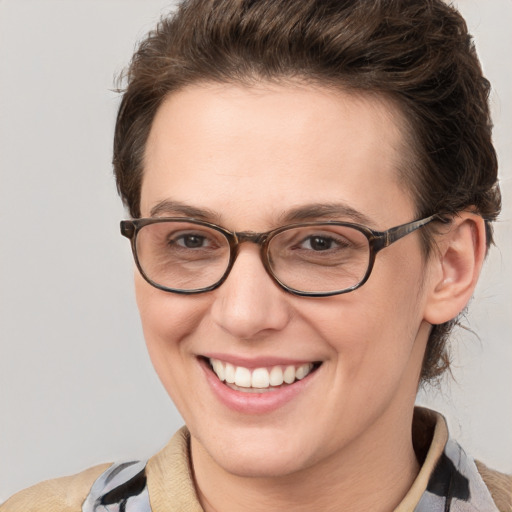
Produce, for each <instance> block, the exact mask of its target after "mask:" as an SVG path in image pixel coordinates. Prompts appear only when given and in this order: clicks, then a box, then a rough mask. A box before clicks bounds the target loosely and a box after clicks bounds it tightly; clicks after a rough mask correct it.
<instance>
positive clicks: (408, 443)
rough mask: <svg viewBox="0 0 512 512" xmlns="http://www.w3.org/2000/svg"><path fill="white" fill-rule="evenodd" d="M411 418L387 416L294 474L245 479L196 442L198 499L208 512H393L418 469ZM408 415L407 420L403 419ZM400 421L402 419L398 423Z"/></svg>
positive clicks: (194, 459)
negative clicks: (330, 454) (355, 437)
mask: <svg viewBox="0 0 512 512" xmlns="http://www.w3.org/2000/svg"><path fill="white" fill-rule="evenodd" d="M412 412H413V408H412V406H411V407H410V408H409V410H408V414H407V415H406V414H404V413H403V411H402V412H401V413H399V415H398V416H397V411H389V414H386V415H385V416H386V417H387V418H389V420H388V421H389V422H391V424H389V423H388V421H386V417H385V418H382V417H381V418H380V419H381V420H384V421H379V422H378V423H376V424H375V425H373V426H372V428H371V429H370V430H369V431H368V432H366V433H365V435H364V436H361V437H360V438H358V439H355V440H354V441H352V442H351V443H350V444H349V445H347V446H345V447H344V448H343V449H341V450H340V451H339V452H337V453H335V454H333V455H332V456H331V457H330V458H329V459H326V460H322V461H321V462H319V463H317V464H314V465H313V466H311V467H308V468H305V469H302V470H301V471H298V472H294V473H292V474H286V475H279V476H272V477H265V478H261V477H246V476H239V475H235V474H231V473H229V472H227V471H225V470H224V469H223V468H221V467H219V466H218V465H217V464H216V463H215V461H214V460H213V459H212V458H211V457H210V456H209V455H208V453H207V452H206V451H205V450H204V449H203V447H202V446H201V445H200V444H199V442H197V441H196V440H195V439H194V438H192V444H191V451H192V460H193V465H194V473H195V478H196V485H197V488H198V495H199V499H200V501H201V504H202V506H203V508H204V510H205V511H206V512H235V511H239V510H246V511H247V512H260V511H261V512H263V511H265V512H272V511H278V510H279V511H280V510H294V511H297V512H302V511H311V510H322V511H326V512H329V511H335V510H336V511H339V510H344V511H346V512H351V511H356V510H357V511H361V510H372V511H374V512H388V511H391V510H393V509H394V508H395V507H396V506H397V505H398V504H399V503H400V501H401V500H402V498H403V497H404V496H405V494H406V493H407V491H408V490H409V488H410V487H411V485H412V482H413V481H414V478H415V477H416V475H417V473H418V471H419V465H418V462H417V460H416V457H415V454H414V449H413V445H412V435H411V424H412ZM405 416H407V417H405ZM397 418H400V420H399V421H398V422H397Z"/></svg>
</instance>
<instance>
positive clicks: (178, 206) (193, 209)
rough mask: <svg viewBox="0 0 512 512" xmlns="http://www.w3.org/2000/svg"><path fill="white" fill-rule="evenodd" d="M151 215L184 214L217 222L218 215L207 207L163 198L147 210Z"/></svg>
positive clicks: (170, 215)
mask: <svg viewBox="0 0 512 512" xmlns="http://www.w3.org/2000/svg"><path fill="white" fill-rule="evenodd" d="M149 214H150V216H151V217H165V216H169V217H172V216H175V215H177V216H181V215H183V216H185V217H193V218H194V219H198V220H204V221H208V222H215V223H218V222H219V220H220V215H219V214H218V213H216V212H214V211H213V210H210V209H209V208H198V207H197V206H191V205H189V204H185V203H181V202H180V201H173V200H170V199H165V200H164V201H160V202H159V203H157V204H156V205H155V206H153V208H151V210H150V212H149Z"/></svg>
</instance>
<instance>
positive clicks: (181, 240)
mask: <svg viewBox="0 0 512 512" xmlns="http://www.w3.org/2000/svg"><path fill="white" fill-rule="evenodd" d="M169 243H170V244H176V245H179V246H180V247H184V248H186V249H200V248H205V247H211V245H212V244H211V241H210V240H208V238H207V237H206V236H202V235H198V234H195V233H190V234H183V235H180V236H177V237H175V238H174V239H172V240H170V241H169Z"/></svg>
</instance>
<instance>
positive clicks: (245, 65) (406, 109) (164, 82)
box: [113, 0, 501, 381]
mask: <svg viewBox="0 0 512 512" xmlns="http://www.w3.org/2000/svg"><path fill="white" fill-rule="evenodd" d="M124 78H125V80H126V88H125V90H124V94H123V98H122V102H121V105H120V108H119V112H118V117H117V124H116V130H115V139H114V158H113V162H114V168H115V174H116V179H117V186H118V189H119V192H120V194H121V196H122V198H123V201H124V203H125V205H126V206H127V207H128V208H129V211H130V214H131V215H132V216H133V217H139V216H140V204H139V203H140V189H141V183H142V174H143V164H144V150H145V144H146V140H147V137H148V135H149V131H150V129H151V125H152V122H153V118H154V116H155V113H156V111H157V110H158V108H159V106H160V105H161V103H162V102H163V100H164V99H165V98H166V97H167V95H168V94H170V93H171V92H173V91H176V90H178V89H180V88H182V87H185V86H186V85H189V84H192V83H197V82H205V81H206V82H208V81H210V82H211V81H213V82H239V83H246V84H250V83H252V82H254V81H257V80H273V81H283V80H288V79H299V80H302V81H305V82H314V83H320V84H323V85H326V86H334V87H342V88H344V89H346V90H355V91H358V92H363V93H365V92H366V93H371V94H380V95H383V96H385V97H387V98H389V99H391V100H392V101H393V103H394V104H395V105H398V108H399V109H401V111H402V114H403V117H404V119H405V120H406V123H407V124H408V125H409V127H410V134H409V136H408V137H409V138H410V145H411V149H412V153H413V154H414V158H413V159H410V158H409V159H407V160H410V161H408V162H406V163H404V166H403V169H401V170H400V172H401V174H402V177H403V178H404V179H405V182H406V183H407V185H408V187H409V189H410V190H411V192H412V194H413V197H414V200H415V204H416V208H417V215H418V217H423V216H427V215H430V214H433V213H441V214H456V213H457V212H460V211H461V210H463V209H465V208H468V207H472V208H473V209H474V211H476V212H477V213H479V214H480V215H482V216H483V217H484V219H486V220H487V221H488V224H487V225H488V229H487V232H488V240H487V242H488V244H490V243H491V242H492V230H491V228H490V227H489V226H490V224H489V222H490V221H492V220H495V219H496V217H497V215H498V213H499V210H500V203H501V200H500V191H499V187H498V184H497V159H496V153H495V151H494V148H493V145H492V141H491V128H492V125H491V120H490V115H489V107H488V96H489V90H490V86H489V83H488V81H487V80H486V79H485V78H484V77H483V76H482V71H481V68H480V64H479V61H478V58H477V56H476V52H475V49H474V45H473V42H472V39H471V36H470V35H469V34H468V32H467V27H466V24H465V22H464V19H463V18H462V17H461V15H460V14H459V13H458V12H457V11H456V10H455V9H454V8H453V7H451V6H448V5H447V4H445V3H444V2H443V1H442V0H300V1H297V0H190V1H184V2H182V3H181V5H180V6H179V7H178V9H177V11H176V12H175V13H174V14H172V15H171V16H169V17H166V18H163V19H162V20H161V21H160V23H159V24H158V26H157V28H156V29H155V30H154V31H153V32H150V33H149V35H148V36H147V37H146V39H145V40H143V41H142V42H141V43H140V45H139V48H138V50H137V51H136V53H135V54H134V56H133V59H132V61H131V64H130V66H129V68H128V69H127V71H126V72H125V75H124ZM406 164H407V165H408V167H406ZM425 231H428V230H425ZM427 237H428V235H427ZM429 247H430V246H429V244H428V238H427V239H426V252H427V253H428V250H429ZM455 323H456V320H452V321H451V322H448V323H446V324H442V325H438V326H434V327H433V329H432V332H431V335H430V338H429V343H428V347H427V351H426V354H425V359H424V364H423V369H422V375H421V378H422V380H423V381H427V380H431V379H434V378H436V377H438V376H439V375H440V374H441V373H442V372H443V371H444V370H445V369H446V368H447V367H448V365H449V363H448V355H447V351H446V340H447V336H448V334H449V332H450V331H451V328H452V327H453V325H454V324H455Z"/></svg>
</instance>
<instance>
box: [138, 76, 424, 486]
mask: <svg viewBox="0 0 512 512" xmlns="http://www.w3.org/2000/svg"><path fill="white" fill-rule="evenodd" d="M403 152H404V143H403V137H402V135H401V133H400V130H399V118H398V117H394V114H393V110H392V107H391V106H390V104H389V103H386V102H384V101H382V100H379V99H376V98H361V97H356V96H354V95H351V94H347V93H343V92H340V91H336V92H335V91H332V90H327V89H322V88H319V87H317V88H313V87H311V86H309V87H306V86H300V85H269V84H261V85H258V86H255V87H252V88H247V87H243V86H236V85H201V86H199V85H198V86H188V87H186V88H185V89H183V90H182V91H180V92H177V93H173V94H172V95H171V96H170V97H168V99H167V100H166V101H165V103H164V104H163V105H162V106H161V107H160V109H159V111H158V113H157V116H156V118H155V120H154V124H153V126H152V130H151V133H150V137H149V140H148V144H147V148H146V158H145V168H144V179H143V184H142V193H141V211H142V216H143V217H150V216H159V217H170V216H173V217H176V216H186V217H191V216H192V217H196V218H198V219H200V220H207V221H209V222H213V223H216V224H219V225H221V226H223V227H225V228H227V229H229V230H231V231H257V232H263V231H268V230H271V229H274V228H276V227H279V226H282V225H284V224H287V223H290V222H291V221H292V220H294V221H295V222H300V221H307V220H325V219H330V220H333V219H335V220H343V221H349V222H362V221H363V220H364V221H365V223H366V224H367V225H368V226H369V227H371V228H374V229H378V230H385V229H388V228H389V227H392V226H396V225H398V224H402V223H405V222H408V221H411V220H413V219H414V204H413V202H412V200H411V198H410V196H409V195H408V194H407V192H406V191H405V190H404V186H403V185H401V184H400V183H399V180H398V172H397V169H398V166H399V165H400V162H401V158H403ZM425 273H427V275H428V265H427V263H426V262H425V261H424V258H423V255H422V250H421V243H420V238H419V236H418V234H417V233H414V234H411V235H409V236H407V237H405V238H404V239H402V240H400V241H399V242H397V243H396V244H394V245H392V246H391V247H389V248H387V249H385V250H384V251H382V252H381V253H380V254H379V255H378V257H377V260H376V262H375V267H374V269H373V272H372V275H371V277H370V279H369V280H368V282H367V283H366V284H365V285H364V286H363V287H361V288H360V289H358V290H356V291H354V292H351V293H347V294H345V295H337V296H332V297H324V298H306V297H298V296H294V295H292V294H289V293H287V292H285V291H284V290H282V289H281V288H279V287H278V286H277V285H276V283H275V282H273V281H272V279H271V278H270V277H269V275H268V274H267V273H266V271H265V269H264V267H263V265H262V262H261V259H260V256H259V248H258V246H257V245H255V244H252V243H244V244H243V245H242V246H241V249H240V253H239V255H238V258H237V260H236V263H235V265H234V267H233V269H232V271H231V273H230V275H229V277H228V278H227V280H226V281H225V282H224V283H223V284H222V285H221V286H220V287H219V288H217V289H216V290H213V291H211V292H207V293H202V294H197V295H178V294H173V293H167V292H164V291H161V290H158V289H156V288H154V287H152V286H150V285H149V284H148V283H147V282H145V281H144V280H143V279H142V277H141V276H140V275H139V274H138V273H137V275H136V278H135V279H136V293H137V301H138V305H139V309H140V314H141V318H142V324H143V328H144V334H145V338H146V342H147V345H148V349H149V353H150V356H151V358H152V361H153V364H154V366H155V368H156V371H157V373H158V375H159V376H160V379H161V381H162V383H163V385H164V386H165V388H166V389H167V391H168V393H169V395H170V396H171V397H172V399H173V401H174V402H175V404H176V406H177V407H178V409H179V411H180V412H181V414H182V416H183V418H184V420H185V422H186V424H187V426H188V427H189V429H190V431H191V434H192V443H193V444H192V450H193V456H194V464H195V465H196V464H198V463H199V461H201V460H204V461H206V460H207V459H208V460H209V463H210V464H213V466H217V467H219V468H223V469H224V470H226V471H227V472H229V473H232V474H237V475H251V476H272V475H274V476H277V475H287V474H290V473H293V472H295V471H299V470H302V469H306V468H311V467H315V466H320V465H322V464H328V463H329V461H336V460H337V459H338V458H339V457H344V458H345V460H350V457H351V456H354V457H356V456H355V455H354V454H357V457H359V458H361V457H364V456H365V454H366V455H370V454H371V457H379V453H381V452H382V451H383V450H384V449H385V446H387V445H388V444H389V445H393V443H392V442H391V441H392V439H393V438H395V437H397V436H399V437H400V438H404V442H405V443H406V442H407V438H408V437H410V434H409V431H410V423H411V415H412V407H413V403H414V397H415V394H416V387H417V383H418V378H419V373H420V368H421V363H422V357H423V353H424V349H425V344H426V341H427V337H428V332H429V326H428V324H427V323H426V322H425V321H424V320H423V311H424V307H425V303H426V300H427V299H426V296H427V291H426V290H428V286H426V285H425V279H424V276H425ZM212 367H213V368H215V371H214V370H213V368H212ZM219 376H220V378H219ZM222 379H227V380H228V381H234V383H231V384H229V385H228V384H227V383H226V382H225V381H222ZM248 386H249V387H248ZM384 439H385V440H389V441H390V443H385V442H383V440H384ZM393 446H394V445H393ZM393 449H394V448H393ZM381 454H382V456H384V454H383V453H381ZM387 455H388V456H390V454H389V453H388V454H387Z"/></svg>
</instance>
